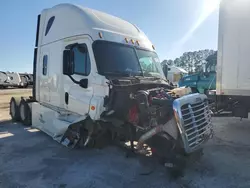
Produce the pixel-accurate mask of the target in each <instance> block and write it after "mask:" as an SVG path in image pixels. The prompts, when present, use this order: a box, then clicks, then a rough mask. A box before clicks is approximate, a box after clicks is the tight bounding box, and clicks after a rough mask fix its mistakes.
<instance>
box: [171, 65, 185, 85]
mask: <svg viewBox="0 0 250 188" xmlns="http://www.w3.org/2000/svg"><path fill="white" fill-rule="evenodd" d="M187 75H188V72H187V71H186V70H184V69H182V68H181V67H176V66H168V75H167V79H168V80H169V81H170V82H171V83H173V84H174V85H178V82H179V80H180V79H181V78H183V77H185V76H187Z"/></svg>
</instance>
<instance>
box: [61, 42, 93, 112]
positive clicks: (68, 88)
mask: <svg viewBox="0 0 250 188" xmlns="http://www.w3.org/2000/svg"><path fill="white" fill-rule="evenodd" d="M88 46H90V44H89V43H88V41H84V43H81V44H80V45H79V46H75V47H72V49H70V51H71V58H72V60H73V61H74V74H73V75H72V79H74V80H75V81H77V82H79V81H80V80H81V79H87V80H88V84H87V87H86V88H83V87H81V86H80V85H79V84H77V83H74V82H73V80H72V79H71V78H70V77H69V76H66V75H65V76H64V77H65V83H66V84H65V85H64V99H65V100H64V106H65V108H66V109H68V110H69V111H72V112H75V113H78V114H80V115H85V114H88V113H89V108H90V107H89V106H90V101H91V99H92V96H93V86H92V81H93V78H92V77H93V76H92V74H91V62H90V57H89V50H88Z"/></svg>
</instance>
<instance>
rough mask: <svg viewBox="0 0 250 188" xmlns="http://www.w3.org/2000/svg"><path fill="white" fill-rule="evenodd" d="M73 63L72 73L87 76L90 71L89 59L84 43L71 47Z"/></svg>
mask: <svg viewBox="0 0 250 188" xmlns="http://www.w3.org/2000/svg"><path fill="white" fill-rule="evenodd" d="M72 51H73V58H74V63H75V69H74V73H75V74H79V75H84V76H88V75H89V73H90V59H89V54H88V49H87V46H86V45H81V46H76V47H74V48H73V49H72Z"/></svg>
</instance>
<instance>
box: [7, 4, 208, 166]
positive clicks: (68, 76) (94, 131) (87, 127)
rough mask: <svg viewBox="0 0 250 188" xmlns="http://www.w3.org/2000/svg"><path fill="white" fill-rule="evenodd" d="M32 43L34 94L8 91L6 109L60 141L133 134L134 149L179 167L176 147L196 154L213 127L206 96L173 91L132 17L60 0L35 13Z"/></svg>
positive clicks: (100, 140)
mask: <svg viewBox="0 0 250 188" xmlns="http://www.w3.org/2000/svg"><path fill="white" fill-rule="evenodd" d="M35 46H36V48H35V50H34V69H33V70H34V72H33V76H34V85H33V96H32V97H30V99H27V100H24V99H17V98H14V97H13V98H12V99H11V102H10V114H11V116H12V118H13V119H14V120H21V121H22V122H23V123H25V124H29V125H30V124H31V122H32V126H33V127H36V128H38V129H40V130H42V131H43V132H45V133H47V134H48V135H50V136H51V137H53V139H55V140H57V141H58V142H60V143H62V144H63V145H65V146H67V147H75V146H82V147H90V146H96V147H97V146H98V145H99V144H104V143H105V141H107V140H108V141H107V142H115V143H121V142H122V141H124V142H125V141H130V147H131V150H132V151H133V152H135V153H140V154H142V153H143V154H147V153H148V150H146V149H145V147H144V146H145V145H147V146H149V147H150V148H151V155H155V156H160V158H161V159H164V160H163V161H165V164H166V165H167V166H171V167H173V168H174V169H176V168H179V167H180V164H181V163H178V162H174V161H178V160H176V156H177V155H183V154H184V153H186V154H187V153H188V154H194V153H195V152H196V151H198V150H199V149H200V148H202V146H203V144H204V143H205V142H206V141H207V140H208V138H209V137H210V136H211V135H212V125H211V114H210V111H209V109H208V102H207V97H206V96H205V95H202V94H190V95H185V96H183V97H178V96H177V95H178V93H176V92H178V91H179V90H176V91H172V89H171V87H170V86H169V85H168V83H167V82H166V81H165V77H164V74H163V71H162V68H161V65H160V61H159V59H158V56H157V54H156V52H155V48H154V46H153V45H152V43H151V42H150V41H149V39H148V38H147V37H146V35H145V34H144V33H143V32H142V31H141V30H140V29H139V28H138V27H137V26H135V25H134V24H131V23H129V22H127V21H125V20H122V19H120V18H117V17H114V16H111V15H108V14H106V13H103V12H100V11H96V10H92V9H88V8H83V7H81V6H75V5H71V4H60V5H57V6H54V7H52V8H50V9H45V10H43V11H42V13H41V14H40V15H39V16H38V22H37V35H36V45H35ZM181 92H183V91H181ZM134 141H137V145H136V147H135V146H134ZM170 156H172V157H170ZM173 156H174V158H173ZM169 161H171V162H169ZM169 163H171V164H173V165H169ZM178 165H179V166H178Z"/></svg>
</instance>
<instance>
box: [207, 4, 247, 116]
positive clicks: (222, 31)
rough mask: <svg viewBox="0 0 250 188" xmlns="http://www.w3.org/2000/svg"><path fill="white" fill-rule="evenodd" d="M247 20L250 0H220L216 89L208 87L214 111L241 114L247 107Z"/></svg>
mask: <svg viewBox="0 0 250 188" xmlns="http://www.w3.org/2000/svg"><path fill="white" fill-rule="evenodd" d="M249 21H250V1H237V0H231V1H226V0H223V1H222V2H221V7H220V18H219V36H218V58H217V80H216V90H211V91H209V94H210V96H209V97H211V98H213V100H214V101H215V103H214V107H215V111H216V112H220V111H229V112H232V115H233V116H236V117H242V118H247V117H248V113H249V111H250V74H249V70H250V64H249V62H248V59H249V50H250V45H249V44H250V39H249V37H248V34H249V32H250V26H249V25H248V24H247V23H249Z"/></svg>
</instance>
